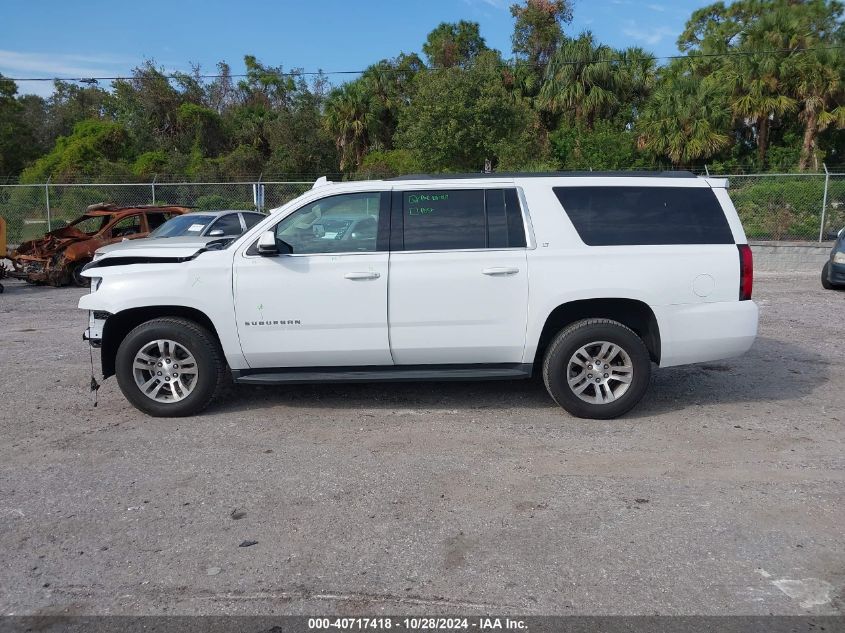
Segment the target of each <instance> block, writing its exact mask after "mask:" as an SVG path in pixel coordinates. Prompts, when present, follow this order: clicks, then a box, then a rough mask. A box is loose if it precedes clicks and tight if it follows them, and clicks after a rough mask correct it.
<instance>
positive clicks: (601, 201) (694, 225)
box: [553, 187, 734, 246]
mask: <svg viewBox="0 0 845 633" xmlns="http://www.w3.org/2000/svg"><path fill="white" fill-rule="evenodd" d="M553 191H554V193H555V195H556V196H557V199H558V201H559V202H560V204H561V206H562V207H563V209H564V211H565V212H566V215H567V216H569V219H570V220H571V221H572V224H573V226H574V227H575V230H576V231H577V232H578V236H579V237H580V238H581V240H582V241H583V242H584V243H585V244H587V245H589V246H620V245H662V244H733V243H734V239H733V234H732V233H731V229H730V226H729V225H728V221H727V219H726V218H725V214H724V212H723V211H722V207H721V205H720V204H719V201H718V200H717V199H716V195H715V194H714V193H713V190H712V189H710V188H709V187H554V188H553Z"/></svg>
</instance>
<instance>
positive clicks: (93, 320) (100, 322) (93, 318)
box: [82, 310, 111, 347]
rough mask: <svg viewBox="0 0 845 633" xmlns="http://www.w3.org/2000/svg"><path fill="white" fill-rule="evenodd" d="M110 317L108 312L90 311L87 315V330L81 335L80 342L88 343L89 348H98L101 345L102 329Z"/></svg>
mask: <svg viewBox="0 0 845 633" xmlns="http://www.w3.org/2000/svg"><path fill="white" fill-rule="evenodd" d="M110 316H111V315H110V314H109V313H108V312H101V311H99V310H91V311H90V312H89V313H88V328H87V329H86V330H85V332H84V333H83V334H82V340H83V341H88V342H89V343H90V344H91V347H100V345H102V343H103V328H104V327H105V325H106V319H108V318H109V317H110Z"/></svg>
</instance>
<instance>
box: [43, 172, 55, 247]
mask: <svg viewBox="0 0 845 633" xmlns="http://www.w3.org/2000/svg"><path fill="white" fill-rule="evenodd" d="M52 178H53V177H52V176H48V177H47V182H45V183H44V195H45V197H46V198H47V232H48V233H49V232H50V231H52V230H53V227H52V222H51V219H50V180H52Z"/></svg>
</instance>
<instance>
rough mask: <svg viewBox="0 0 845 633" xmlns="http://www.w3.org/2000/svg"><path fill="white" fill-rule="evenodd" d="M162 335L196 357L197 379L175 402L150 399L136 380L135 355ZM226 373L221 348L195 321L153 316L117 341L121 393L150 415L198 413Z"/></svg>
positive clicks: (118, 376)
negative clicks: (120, 340) (119, 341)
mask: <svg viewBox="0 0 845 633" xmlns="http://www.w3.org/2000/svg"><path fill="white" fill-rule="evenodd" d="M161 339H165V340H171V341H174V342H175V343H178V344H179V345H181V346H183V347H184V348H185V349H186V350H188V351H189V352H190V353H191V354H192V355H193V357H194V358H195V359H196V369H197V377H196V379H195V380H196V383H195V384H194V385H193V388H192V391H191V392H190V393H189V394H188V395H187V396H186V397H184V398H183V399H182V400H178V401H175V402H159V401H156V400H153V399H152V398H151V397H149V396H147V395H145V394H144V393H143V392H142V391H141V389H140V388H139V386H138V385H137V384H136V382H135V374H134V370H133V364H134V361H135V356H136V355H137V354H138V352H139V351H140V350H142V349H143V347H144V346H145V345H148V344H150V343H151V342H153V341H156V340H161ZM225 374H226V362H225V360H224V359H223V351H222V350H221V349H220V345H219V343H218V342H217V339H216V338H215V337H214V335H213V334H211V332H209V331H208V330H207V329H205V328H204V327H202V326H201V325H199V324H197V323H195V322H194V321H191V320H189V319H182V318H176V317H165V318H160V319H153V320H152V321H147V322H146V323H142V324H141V325H139V326H138V327H136V328H135V329H134V330H132V331H131V332H129V334H127V335H126V338H124V339H123V341H122V342H121V343H120V346H119V347H118V349H117V357H116V358H115V375H116V377H117V383H118V385H120V390H121V391H122V392H123V395H124V396H126V399H127V400H129V402H131V403H132V404H133V405H134V406H135V408H137V409H140V410H141V411H143V412H144V413H147V414H148V415H151V416H153V417H177V416H189V415H195V414H197V413H199V412H200V411H202V410H203V409H205V408H206V407H207V406H208V405H209V404H211V402H212V400H214V397H215V396H216V395H217V393H218V392H219V391H220V388H221V386H222V383H223V380H224V376H225Z"/></svg>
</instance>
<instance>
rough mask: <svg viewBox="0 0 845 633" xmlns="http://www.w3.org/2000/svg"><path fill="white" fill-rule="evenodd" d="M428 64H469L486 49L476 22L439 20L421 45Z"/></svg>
mask: <svg viewBox="0 0 845 633" xmlns="http://www.w3.org/2000/svg"><path fill="white" fill-rule="evenodd" d="M422 49H423V53H425V56H426V57H427V58H428V62H429V65H431V66H432V67H434V68H453V67H455V66H460V67H462V68H463V67H467V66H470V65H471V64H472V63H473V61H474V60H475V58H476V57H477V56H478V55H479V54H480V53H482V52H483V51H486V50H487V44H485V43H484V38H483V37H481V34H480V32H479V28H478V23H477V22H467V21H466V20H461V21H460V22H457V23H449V22H441V23H440V24H439V25H438V26H437V28H436V29H434V30H433V31H432V32H431V33H429V34H428V37H427V38H426V40H425V43H424V44H423V46H422Z"/></svg>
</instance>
